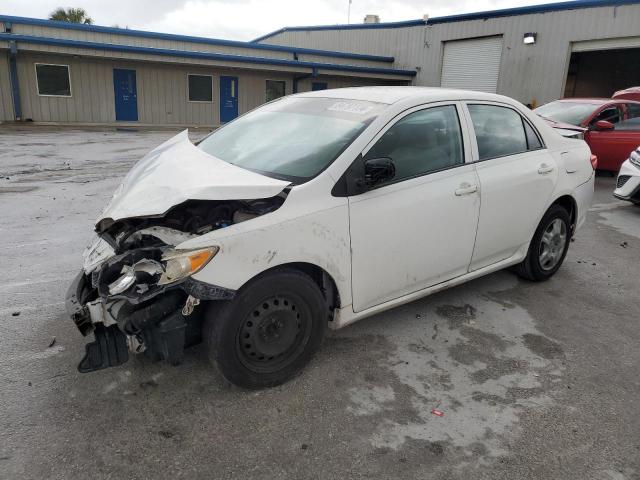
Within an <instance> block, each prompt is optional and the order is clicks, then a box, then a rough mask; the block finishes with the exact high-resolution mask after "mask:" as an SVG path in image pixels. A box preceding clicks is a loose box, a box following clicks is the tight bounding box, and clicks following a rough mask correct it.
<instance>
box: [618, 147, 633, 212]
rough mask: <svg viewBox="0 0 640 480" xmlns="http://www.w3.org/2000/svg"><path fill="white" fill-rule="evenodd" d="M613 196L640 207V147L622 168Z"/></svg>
mask: <svg viewBox="0 0 640 480" xmlns="http://www.w3.org/2000/svg"><path fill="white" fill-rule="evenodd" d="M613 196H614V197H616V198H619V199H620V200H626V201H628V202H633V203H634V204H636V205H640V147H638V148H637V149H636V150H635V151H633V152H631V155H630V156H629V159H628V160H625V161H624V163H623V164H622V166H621V167H620V172H618V179H617V181H616V189H615V190H614V191H613Z"/></svg>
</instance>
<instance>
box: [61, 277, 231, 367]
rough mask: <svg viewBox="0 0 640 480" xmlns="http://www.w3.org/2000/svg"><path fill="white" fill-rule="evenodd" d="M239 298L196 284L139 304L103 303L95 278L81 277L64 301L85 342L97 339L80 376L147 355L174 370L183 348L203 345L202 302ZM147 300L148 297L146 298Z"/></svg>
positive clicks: (90, 346)
mask: <svg viewBox="0 0 640 480" xmlns="http://www.w3.org/2000/svg"><path fill="white" fill-rule="evenodd" d="M234 294H235V292H234V291H232V290H228V289H225V288H222V287H217V286H215V285H209V284H205V283H202V282H199V281H197V280H194V279H191V278H189V279H187V280H186V281H184V282H182V283H180V284H179V285H176V286H175V287H173V288H170V289H167V290H164V291H162V292H159V293H158V294H157V295H155V296H153V297H152V298H150V299H148V298H145V299H144V300H142V301H141V299H140V298H137V299H127V298H122V297H121V296H114V297H106V298H104V297H102V296H100V295H99V293H98V289H97V288H96V287H95V285H92V275H91V274H89V275H86V274H85V272H84V271H81V272H80V273H79V274H78V275H77V276H76V277H75V278H74V280H73V282H72V283H71V285H70V286H69V289H68V291H67V296H66V300H65V304H66V309H67V313H68V314H69V316H70V317H71V319H72V320H73V322H74V323H75V325H76V327H78V330H80V333H81V334H82V335H83V336H88V335H89V334H91V333H93V334H94V337H95V338H94V341H93V342H90V343H88V344H87V345H86V347H85V355H84V357H83V358H82V360H81V361H80V364H79V365H78V370H79V371H80V372H82V373H86V372H92V371H95V370H101V369H103V368H107V367H114V366H117V365H122V364H123V363H125V362H127V361H128V360H129V353H143V352H144V353H145V355H147V356H149V357H151V358H152V359H153V360H165V361H167V362H169V363H171V364H173V365H177V364H179V363H180V362H181V361H182V358H183V355H184V348H185V347H186V346H189V345H193V344H196V343H198V342H199V341H200V339H201V322H202V313H203V311H202V309H200V310H196V311H193V310H194V306H195V305H198V304H199V303H200V300H230V299H231V298H233V296H234ZM143 298H144V297H143Z"/></svg>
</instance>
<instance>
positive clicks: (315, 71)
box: [293, 67, 318, 93]
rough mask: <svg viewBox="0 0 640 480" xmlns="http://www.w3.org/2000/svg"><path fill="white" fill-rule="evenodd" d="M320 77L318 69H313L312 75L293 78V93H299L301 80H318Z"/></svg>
mask: <svg viewBox="0 0 640 480" xmlns="http://www.w3.org/2000/svg"><path fill="white" fill-rule="evenodd" d="M317 77H318V69H317V68H315V67H313V70H312V71H311V73H306V74H304V75H300V76H298V77H293V93H298V82H299V81H300V80H306V79H307V78H317Z"/></svg>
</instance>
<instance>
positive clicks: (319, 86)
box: [311, 82, 327, 92]
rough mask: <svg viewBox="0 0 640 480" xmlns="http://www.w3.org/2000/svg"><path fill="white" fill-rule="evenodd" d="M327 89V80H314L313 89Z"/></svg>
mask: <svg viewBox="0 0 640 480" xmlns="http://www.w3.org/2000/svg"><path fill="white" fill-rule="evenodd" d="M326 89H327V82H313V83H312V84H311V90H312V91H314V92H315V91H316V90H326Z"/></svg>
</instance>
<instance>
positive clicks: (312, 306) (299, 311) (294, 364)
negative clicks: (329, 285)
mask: <svg viewBox="0 0 640 480" xmlns="http://www.w3.org/2000/svg"><path fill="white" fill-rule="evenodd" d="M327 319H328V306H327V304H326V301H325V299H324V296H323V295H322V292H321V291H320V289H319V288H318V286H317V285H316V283H315V282H314V281H313V280H312V279H311V278H310V277H309V276H308V275H306V274H304V273H301V272H298V271H296V270H280V271H275V272H271V273H267V274H265V275H263V276H261V277H258V278H257V279H255V280H253V281H252V282H250V283H249V284H248V285H246V286H245V287H243V288H242V289H241V290H240V291H239V292H238V294H237V295H236V297H235V298H234V299H233V300H232V301H231V302H225V303H222V304H220V303H214V304H213V305H212V307H211V308H210V310H209V312H208V314H207V319H206V322H207V325H206V326H205V334H204V335H205V341H206V342H207V345H208V347H209V357H210V359H211V360H212V361H215V362H216V363H217V364H218V367H219V369H220V371H221V373H222V375H223V376H224V377H225V378H226V379H227V380H228V381H230V382H231V383H234V384H236V385H238V386H240V387H244V388H264V387H273V386H276V385H279V384H281V383H284V382H286V381H287V380H289V379H290V378H291V377H293V376H294V375H295V374H297V373H298V372H299V371H300V370H302V368H303V367H304V366H305V365H306V364H307V362H308V361H309V360H310V359H311V356H312V355H313V353H315V351H316V350H317V349H318V347H319V346H320V343H321V342H322V339H323V337H324V333H325V329H326V325H327Z"/></svg>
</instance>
